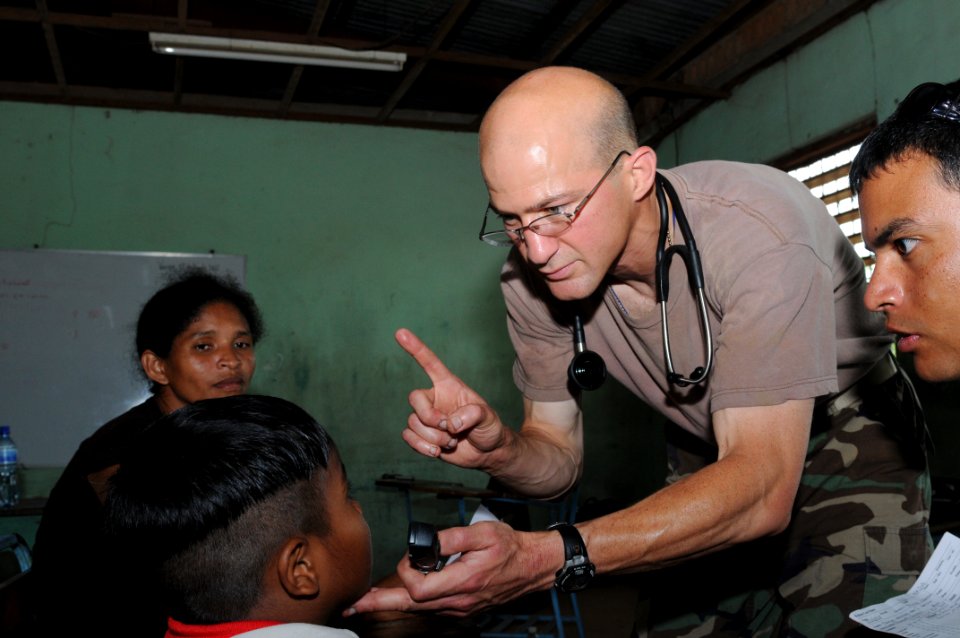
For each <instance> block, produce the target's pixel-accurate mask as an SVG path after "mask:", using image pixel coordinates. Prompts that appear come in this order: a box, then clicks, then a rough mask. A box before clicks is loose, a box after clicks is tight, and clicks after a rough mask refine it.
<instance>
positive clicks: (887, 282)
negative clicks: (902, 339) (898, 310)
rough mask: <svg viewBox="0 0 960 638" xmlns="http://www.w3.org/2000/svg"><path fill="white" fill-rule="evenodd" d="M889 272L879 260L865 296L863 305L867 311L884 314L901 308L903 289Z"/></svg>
mask: <svg viewBox="0 0 960 638" xmlns="http://www.w3.org/2000/svg"><path fill="white" fill-rule="evenodd" d="M888 270H889V267H888V266H887V265H886V264H885V263H884V262H882V261H880V260H877V265H876V266H875V267H874V269H873V274H872V275H871V277H870V283H869V284H867V292H866V294H864V296H863V304H864V305H865V306H866V307H867V309H869V310H875V311H881V312H883V311H886V310H889V309H890V308H892V307H895V306H899V305H900V303H901V302H902V301H903V287H902V286H901V285H900V284H899V282H898V281H897V280H896V278H895V277H893V276H892V275H891V274H890V273H889V272H888Z"/></svg>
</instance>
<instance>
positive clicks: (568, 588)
mask: <svg viewBox="0 0 960 638" xmlns="http://www.w3.org/2000/svg"><path fill="white" fill-rule="evenodd" d="M547 529H552V530H557V531H558V532H560V536H561V537H563V560H564V563H563V567H561V568H560V569H558V570H557V578H556V580H555V581H553V586H554V587H556V588H557V591H562V592H563V593H565V594H569V593H570V592H574V591H580V590H581V589H585V588H586V587H587V585H589V584H590V581H591V580H593V577H594V576H595V575H596V573H597V570H596V567H594V566H593V563H591V562H590V558H589V557H588V556H587V546H586V545H584V543H583V537H582V536H580V532H578V531H577V528H576V527H574V526H573V525H571V524H570V523H554V524H553V525H551V526H550V527H548V528H547Z"/></svg>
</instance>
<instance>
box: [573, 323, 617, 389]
mask: <svg viewBox="0 0 960 638" xmlns="http://www.w3.org/2000/svg"><path fill="white" fill-rule="evenodd" d="M573 345H574V350H575V351H576V354H574V355H573V360H571V361H570V365H569V367H567V376H568V377H569V378H570V382H571V383H573V385H575V386H576V387H578V388H580V389H581V390H596V389H597V388H599V387H600V386H602V385H603V382H604V381H606V380H607V364H606V363H604V362H603V357H601V356H600V355H599V354H597V353H596V352H594V351H592V350H587V348H586V338H585V337H584V336H583V321H582V320H581V319H580V315H579V314H577V315H574V317H573Z"/></svg>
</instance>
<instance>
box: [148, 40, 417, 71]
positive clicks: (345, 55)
mask: <svg viewBox="0 0 960 638" xmlns="http://www.w3.org/2000/svg"><path fill="white" fill-rule="evenodd" d="M150 44H151V45H153V50H154V51H156V52H157V53H165V54H168V55H192V56H199V57H205V58H225V59H228V60H259V61H262V62H283V63H286V64H314V65H318V66H336V67H343V68H347V69H371V70H374V71H399V70H401V69H402V68H403V63H404V62H406V60H407V54H406V53H393V52H390V51H351V50H349V49H341V48H339V47H327V46H317V45H312V44H293V43H290V42H267V41H266V40H239V39H236V38H214V37H208V36H200V35H183V34H178V33H151V34H150Z"/></svg>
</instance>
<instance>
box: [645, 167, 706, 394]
mask: <svg viewBox="0 0 960 638" xmlns="http://www.w3.org/2000/svg"><path fill="white" fill-rule="evenodd" d="M656 193H657V204H658V205H659V207H660V235H659V242H658V244H657V264H656V267H655V273H654V275H655V286H656V291H657V303H659V304H660V325H661V326H662V332H663V355H664V359H665V363H666V366H667V381H669V382H670V383H673V384H675V385H678V386H680V387H684V386H687V385H691V384H697V383H701V382H703V381H704V380H705V379H706V378H707V375H709V374H710V369H711V368H712V367H713V335H712V333H711V330H710V315H708V314H707V302H706V299H705V297H704V293H703V287H704V286H703V265H702V264H701V262H700V251H698V250H697V243H696V241H694V238H693V231H691V230H690V224H689V223H688V222H687V216H686V215H685V214H684V213H683V207H682V206H681V205H680V198H679V197H677V192H676V191H675V190H674V188H673V185H672V184H671V183H670V182H669V181H668V180H667V179H666V178H665V177H663V176H662V175H660V174H659V173H657V177H656ZM667 197H669V198H670V203H671V204H672V207H673V218H674V219H675V220H676V221H677V225H678V226H679V227H680V234H681V236H682V237H683V242H684V243H683V245H680V246H670V247H665V246H666V243H667V228H668V227H669V223H670V217H669V214H670V208H669V207H668V206H667ZM674 255H680V258H681V259H682V260H683V263H684V266H685V267H686V270H687V278H688V279H689V281H690V289H691V290H692V291H693V293H694V294H695V295H696V297H697V306H698V309H699V311H700V312H699V314H700V328H701V331H702V332H703V339H704V350H705V356H706V363H705V364H704V365H702V366H697V367H696V369H694V371H693V372H692V373H691V374H690V376H689V377H684V376H682V375H680V374H678V373H677V372H676V371H675V370H674V368H673V356H672V355H671V349H670V329H669V326H668V324H667V300H668V298H669V295H670V262H671V261H673V256H674Z"/></svg>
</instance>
